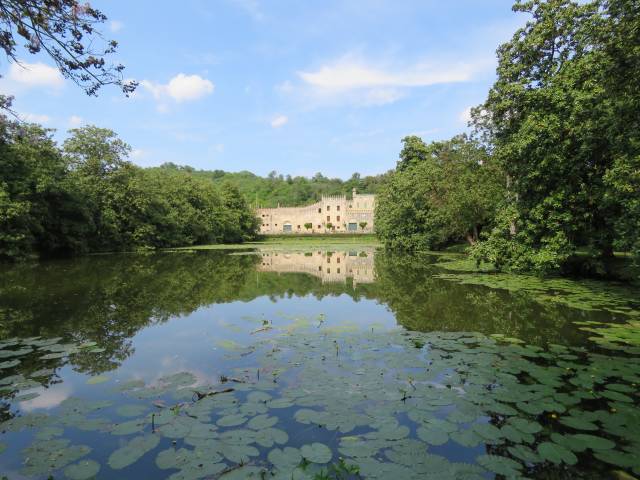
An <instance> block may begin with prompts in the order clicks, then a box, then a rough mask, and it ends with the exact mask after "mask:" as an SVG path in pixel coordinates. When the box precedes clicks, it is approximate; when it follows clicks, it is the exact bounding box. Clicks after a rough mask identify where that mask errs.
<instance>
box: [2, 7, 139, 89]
mask: <svg viewBox="0 0 640 480" xmlns="http://www.w3.org/2000/svg"><path fill="white" fill-rule="evenodd" d="M106 20H107V17H106V15H104V14H103V13H102V12H101V11H99V10H96V9H94V8H92V7H91V6H90V5H89V4H88V3H85V4H80V3H79V2H78V1H77V0H2V2H0V48H2V49H3V50H4V52H5V54H6V55H7V57H8V58H9V59H10V60H12V61H15V62H18V58H17V56H16V46H17V44H18V41H19V39H20V38H19V37H21V38H22V39H23V40H24V41H25V42H26V44H25V48H26V50H27V51H28V52H29V53H31V54H36V53H39V52H42V51H44V52H45V53H47V54H48V55H49V56H50V57H51V58H52V59H53V61H54V62H55V63H56V65H57V67H58V69H59V70H60V72H61V73H62V75H64V76H65V77H66V78H69V79H70V80H72V81H73V82H74V83H76V84H77V85H79V86H80V87H82V88H83V89H84V90H85V92H86V93H87V94H88V95H95V94H96V93H97V91H98V90H99V89H100V87H102V86H104V85H112V84H114V85H117V86H118V87H120V88H121V89H122V91H123V92H124V93H125V94H126V95H128V94H129V93H131V92H133V91H134V90H135V88H136V86H137V83H136V82H132V81H124V80H123V77H122V72H123V70H124V66H123V65H121V64H117V65H111V64H108V63H107V62H106V60H105V58H106V57H107V56H109V55H112V54H114V53H115V51H116V48H117V46H118V43H117V42H116V41H115V40H103V37H102V35H101V33H100V32H99V31H98V30H97V27H98V26H99V25H100V24H103V23H104V22H105V21H106ZM100 43H102V45H101V46H100V45H99V44H100Z"/></svg>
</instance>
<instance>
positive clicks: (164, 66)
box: [0, 0, 527, 179]
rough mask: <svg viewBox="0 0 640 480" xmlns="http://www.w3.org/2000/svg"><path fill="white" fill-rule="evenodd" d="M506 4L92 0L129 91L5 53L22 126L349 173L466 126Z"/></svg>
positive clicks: (505, 32)
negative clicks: (108, 133) (78, 81)
mask: <svg viewBox="0 0 640 480" xmlns="http://www.w3.org/2000/svg"><path fill="white" fill-rule="evenodd" d="M512 3H513V2H512V0H482V1H478V0H450V1H443V0H415V1H413V0H340V1H338V0H322V1H320V0H308V1H300V0H272V1H260V0H181V1H180V2H169V1H159V0H155V1H153V0H135V1H130V0H126V1H125V0H109V1H107V0H102V1H95V0H94V2H93V3H92V4H93V5H94V6H95V7H97V8H99V9H101V10H102V11H103V12H104V13H105V14H106V15H107V16H108V17H109V20H108V21H107V22H106V23H105V24H104V25H103V28H102V31H103V34H104V35H105V37H108V38H113V39H115V40H117V41H118V42H119V48H118V52H117V55H116V56H114V57H113V60H114V61H115V62H119V63H123V64H124V65H125V66H126V70H125V77H126V78H133V79H136V80H137V81H138V82H140V85H139V87H138V88H137V90H136V92H135V93H134V94H133V95H132V96H131V97H129V98H126V97H125V96H124V95H123V94H122V93H121V92H120V91H119V90H118V89H117V88H116V87H105V88H103V89H101V90H100V91H99V94H98V97H88V96H87V95H85V93H84V92H83V90H82V89H80V88H78V87H77V86H75V85H74V84H73V83H71V82H70V81H69V80H65V79H63V78H62V77H61V75H60V74H59V73H58V72H57V71H56V70H55V69H54V68H53V63H52V61H51V60H50V59H49V58H47V57H46V56H45V55H42V54H38V55H29V54H28V53H26V52H24V51H19V58H20V60H21V64H22V66H19V65H17V64H10V63H7V61H6V59H4V58H0V75H2V78H1V79H0V92H1V93H5V94H6V93H9V94H12V95H15V97H16V99H15V101H14V109H15V110H16V111H17V112H18V113H19V114H20V116H21V117H22V118H23V119H24V120H26V121H33V122H38V123H41V124H43V125H45V126H47V127H50V128H55V129H56V130H57V133H56V139H58V140H59V141H62V140H63V139H64V138H65V137H66V136H67V131H68V129H70V128H76V127H79V126H83V125H87V124H90V125H97V126H99V127H105V128H110V129H112V130H114V131H115V132H117V133H118V135H119V136H120V137H121V138H122V139H123V140H125V141H126V142H127V143H129V144H130V145H131V147H132V153H131V156H130V159H131V161H133V162H134V163H136V164H138V165H141V166H156V165H160V164H162V163H164V162H174V163H176V164H179V165H191V166H193V167H195V168H197V169H206V170H214V169H222V170H226V171H240V170H249V171H252V172H254V173H256V174H259V175H266V174H268V173H269V172H270V171H272V170H276V171H277V172H279V173H283V174H291V175H294V176H296V175H304V176H312V175H314V174H315V173H316V172H322V173H323V174H324V175H327V176H330V177H340V178H345V179H346V178H348V177H350V176H351V175H352V173H354V172H359V173H360V174H361V175H372V174H378V173H383V172H385V171H387V170H389V169H391V168H393V167H394V166H395V164H396V161H397V159H398V153H399V151H400V149H401V140H402V138H403V137H404V136H406V135H419V136H420V137H422V138H423V140H425V141H427V142H430V141H433V140H442V139H447V138H450V137H452V136H453V135H456V134H458V133H461V132H465V131H468V126H467V121H468V115H469V108H470V107H471V106H476V105H478V104H480V103H481V102H482V101H483V100H484V99H485V97H486V94H487V91H488V89H489V87H490V86H491V84H492V83H493V81H494V80H495V68H496V64H497V61H496V56H495V50H496V48H497V47H498V45H499V44H500V43H502V42H505V41H507V40H509V39H510V37H511V36H512V34H513V33H514V32H515V31H516V29H517V28H518V27H520V26H521V25H523V24H524V22H525V21H526V20H527V19H526V18H525V17H523V16H522V14H516V13H514V12H512V11H511V5H512Z"/></svg>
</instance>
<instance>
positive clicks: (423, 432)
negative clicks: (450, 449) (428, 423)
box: [417, 427, 449, 445]
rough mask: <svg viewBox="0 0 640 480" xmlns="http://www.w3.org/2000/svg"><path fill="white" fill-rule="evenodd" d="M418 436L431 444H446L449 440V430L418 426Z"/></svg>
mask: <svg viewBox="0 0 640 480" xmlns="http://www.w3.org/2000/svg"><path fill="white" fill-rule="evenodd" d="M417 434H418V438H420V440H423V441H425V442H427V443H429V444H431V445H444V444H445V443H447V442H448V441H449V435H448V434H447V432H445V431H443V430H440V429H438V428H427V427H418V430H417Z"/></svg>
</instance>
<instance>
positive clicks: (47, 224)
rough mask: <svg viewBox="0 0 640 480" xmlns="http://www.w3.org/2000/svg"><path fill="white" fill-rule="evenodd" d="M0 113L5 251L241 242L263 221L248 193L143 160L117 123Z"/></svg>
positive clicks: (0, 240)
mask: <svg viewBox="0 0 640 480" xmlns="http://www.w3.org/2000/svg"><path fill="white" fill-rule="evenodd" d="M69 133H70V135H69V138H67V139H66V140H65V141H64V144H63V145H62V146H61V147H60V146H59V145H57V144H56V143H55V141H54V140H53V139H52V137H51V136H52V131H51V130H47V129H44V128H42V127H40V126H38V125H26V124H22V123H17V122H8V121H4V122H2V130H1V131H0V258H3V259H19V258H24V257H28V256H33V255H57V254H70V253H84V252H104V251H115V250H132V249H139V248H158V247H175V246H184V245H193V244H199V243H219V242H242V241H243V240H245V239H248V238H252V237H253V236H254V235H255V230H256V224H257V221H256V219H255V216H254V214H253V212H252V210H251V209H250V208H249V207H248V205H247V203H246V202H245V201H244V198H243V197H242V195H241V194H240V192H239V191H238V190H237V188H235V187H234V186H233V185H232V184H230V183H228V182H225V183H222V184H220V185H214V184H213V183H212V182H211V181H208V180H206V179H202V178H198V177H194V176H193V175H190V174H188V173H186V172H181V171H178V170H167V169H143V168H139V167H137V166H135V165H133V164H132V163H130V162H129V161H127V160H126V158H127V155H128V153H129V151H130V147H129V145H127V144H126V143H125V142H123V141H122V140H120V139H119V138H118V136H117V135H116V134H115V133H114V132H112V131H111V130H107V129H103V128H97V127H93V126H88V127H83V128H79V129H74V130H71V131H70V132H69Z"/></svg>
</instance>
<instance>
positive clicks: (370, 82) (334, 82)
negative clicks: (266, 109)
mask: <svg viewBox="0 0 640 480" xmlns="http://www.w3.org/2000/svg"><path fill="white" fill-rule="evenodd" d="M491 65H492V60H491V61H490V60H489V59H480V60H474V61H458V62H451V61H438V60H436V59H431V60H429V61H420V62H413V63H404V64H399V63H398V62H396V61H386V62H373V61H370V60H366V59H363V58H362V57H361V56H360V55H357V54H351V53H350V54H347V55H343V56H342V57H340V58H337V59H335V60H333V61H329V62H326V63H324V64H322V65H319V66H318V67H316V68H313V69H308V70H303V71H298V72H297V76H298V78H299V80H300V81H301V82H299V83H298V84H297V85H293V84H292V83H291V82H289V81H286V82H283V83H281V84H279V85H276V87H275V89H276V91H277V92H278V93H280V94H281V95H286V96H290V95H293V96H298V97H300V98H301V99H302V100H303V101H304V102H305V104H306V105H308V106H327V105H345V104H350V105H355V106H365V107H366V106H378V105H386V104H390V103H393V102H396V101H398V100H399V99H401V98H404V97H406V96H407V95H408V94H409V93H410V91H411V89H415V88H421V87H428V86H430V85H436V84H444V83H456V82H466V81H469V80H471V79H472V78H473V77H474V76H475V75H476V74H477V73H479V72H481V71H484V70H486V69H487V68H488V67H490V66H491Z"/></svg>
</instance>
